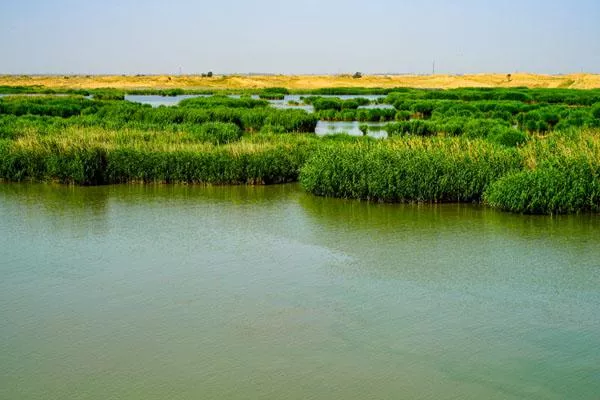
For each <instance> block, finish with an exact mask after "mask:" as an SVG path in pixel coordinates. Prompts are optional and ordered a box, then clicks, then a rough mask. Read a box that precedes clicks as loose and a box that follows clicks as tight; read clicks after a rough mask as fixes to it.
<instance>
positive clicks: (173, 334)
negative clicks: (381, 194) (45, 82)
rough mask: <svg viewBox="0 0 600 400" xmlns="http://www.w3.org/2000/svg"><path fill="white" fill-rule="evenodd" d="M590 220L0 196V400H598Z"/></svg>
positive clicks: (38, 192) (597, 281) (226, 193)
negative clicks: (254, 399)
mask: <svg viewBox="0 0 600 400" xmlns="http://www.w3.org/2000/svg"><path fill="white" fill-rule="evenodd" d="M599 238H600V218H599V217H598V216H589V215H585V216H571V217H558V218H557V217H554V218H550V217H527V216H520V215H511V214H504V213H499V212H495V211H491V210H487V209H483V208H480V207H475V206H466V205H443V206H439V205H438V206H419V205H382V204H367V203H364V202H354V201H343V200H333V199H322V198H315V197H311V196H308V195H306V194H304V193H302V191H301V190H299V188H298V187H297V186H295V185H287V186H273V187H208V188H204V187H194V186H108V187H92V188H73V187H64V186H52V185H14V184H4V185H0V315H1V316H2V318H0V398H1V399H102V400H104V399H113V398H114V399H161V400H163V399H250V398H260V399H598V394H599V393H600V367H599V365H600V239H599Z"/></svg>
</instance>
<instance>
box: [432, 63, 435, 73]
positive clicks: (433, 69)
mask: <svg viewBox="0 0 600 400" xmlns="http://www.w3.org/2000/svg"><path fill="white" fill-rule="evenodd" d="M431 71H432V72H431V75H435V60H433V68H432V69H431Z"/></svg>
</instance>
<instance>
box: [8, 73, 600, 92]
mask: <svg viewBox="0 0 600 400" xmlns="http://www.w3.org/2000/svg"><path fill="white" fill-rule="evenodd" d="M0 85H8V86H21V85H23V86H30V85H42V86H46V87H51V88H90V89H91V88H101V87H113V88H127V89H133V88H165V89H166V88H187V89H252V88H265V87H287V88H289V89H316V88H324V87H383V88H388V87H415V88H438V89H446V88H457V87H517V86H527V87H532V88H572V89H592V88H600V74H571V75H536V74H513V75H512V77H511V79H510V81H509V79H508V77H507V75H506V74H475V75H366V76H363V77H362V78H360V79H354V78H352V77H351V76H349V75H335V76H334V75H226V76H215V77H212V78H202V77H200V76H196V75H182V76H167V75H136V76H119V75H116V76H108V75H106V76H105V75H87V76H82V75H78V76H37V75H34V76H29V75H3V76H0Z"/></svg>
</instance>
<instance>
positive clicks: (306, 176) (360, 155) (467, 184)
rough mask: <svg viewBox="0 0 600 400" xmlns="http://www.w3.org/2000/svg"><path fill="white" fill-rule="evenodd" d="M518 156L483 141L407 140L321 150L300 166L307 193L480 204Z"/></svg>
mask: <svg viewBox="0 0 600 400" xmlns="http://www.w3.org/2000/svg"><path fill="white" fill-rule="evenodd" d="M520 165H521V157H520V156H519V154H518V153H517V152H516V151H515V150H512V149H504V148H500V147H497V146H495V145H493V144H490V143H487V142H484V141H479V140H477V141H466V140H459V139H441V138H436V139H424V138H410V139H406V140H393V141H390V142H375V143H371V142H366V143H361V144H355V145H338V146H322V147H320V148H319V149H318V150H317V151H316V152H315V154H314V155H313V156H312V157H311V158H310V159H309V160H308V161H307V163H306V165H305V166H304V167H303V168H302V172H301V176H300V181H301V183H302V186H303V187H304V188H305V189H306V190H307V191H309V192H311V193H313V194H316V195H321V196H332V197H344V198H357V199H367V200H379V201H390V202H411V201H416V202H448V201H463V202H464V201H479V200H480V199H481V197H482V195H483V193H484V191H485V189H486V188H487V186H488V185H489V184H490V183H492V182H494V181H495V180H497V179H498V178H499V177H501V176H503V175H504V174H506V173H508V172H510V171H513V170H518V169H519V168H520Z"/></svg>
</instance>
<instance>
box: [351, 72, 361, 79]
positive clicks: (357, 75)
mask: <svg viewBox="0 0 600 400" xmlns="http://www.w3.org/2000/svg"><path fill="white" fill-rule="evenodd" d="M352 77H353V78H354V79H360V78H362V74H361V73H360V72H355V73H354V75H352Z"/></svg>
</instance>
